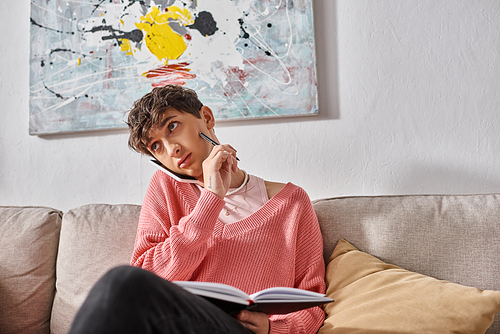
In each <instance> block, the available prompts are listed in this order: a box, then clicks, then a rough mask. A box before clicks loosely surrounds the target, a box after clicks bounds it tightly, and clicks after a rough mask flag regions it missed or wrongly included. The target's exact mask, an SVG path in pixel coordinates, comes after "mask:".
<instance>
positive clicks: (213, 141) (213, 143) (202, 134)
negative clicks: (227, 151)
mask: <svg viewBox="0 0 500 334" xmlns="http://www.w3.org/2000/svg"><path fill="white" fill-rule="evenodd" d="M200 137H201V138H203V139H205V140H206V141H208V142H209V143H210V144H212V145H214V146H217V145H220V144H219V143H218V142H216V141H215V140H213V139H212V138H210V137H209V136H207V135H206V134H204V133H203V132H200ZM236 160H238V161H240V159H238V157H236Z"/></svg>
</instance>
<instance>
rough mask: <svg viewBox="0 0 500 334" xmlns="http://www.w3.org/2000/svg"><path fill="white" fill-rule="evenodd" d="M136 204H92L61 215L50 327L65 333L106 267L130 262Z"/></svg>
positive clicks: (54, 330) (55, 333) (137, 209)
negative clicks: (55, 289) (55, 290)
mask: <svg viewBox="0 0 500 334" xmlns="http://www.w3.org/2000/svg"><path fill="white" fill-rule="evenodd" d="M139 213H140V206H138V205H106V204H92V205H85V206H81V207H79V208H76V209H73V210H70V211H69V212H67V213H65V214H64V216H63V222H62V228H61V240H60V244H59V254H58V257H57V283H56V288H57V292H56V296H55V299H54V306H53V310H52V319H51V330H52V333H54V334H62V333H66V332H67V331H68V329H69V327H70V325H71V322H72V320H73V317H74V315H75V314H76V312H77V311H78V309H79V307H80V306H81V304H82V303H83V301H84V300H85V298H86V297H87V294H88V292H89V291H90V289H91V288H92V287H93V286H94V284H95V283H96V282H97V280H98V279H99V278H100V277H101V276H102V275H104V274H105V273H106V272H107V271H108V270H109V269H111V268H113V267H115V266H118V265H123V264H130V259H131V256H132V252H133V248H134V243H135V236H136V234H137V224H138V222H139Z"/></svg>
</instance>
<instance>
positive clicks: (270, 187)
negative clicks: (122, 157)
mask: <svg viewBox="0 0 500 334" xmlns="http://www.w3.org/2000/svg"><path fill="white" fill-rule="evenodd" d="M128 126H129V130H130V137H129V146H130V147H131V148H132V149H134V150H136V151H138V152H140V153H142V154H145V155H149V156H151V157H154V158H155V159H157V160H158V161H159V162H161V164H162V165H163V166H164V167H167V168H168V169H170V170H171V171H173V172H176V173H179V174H183V175H188V176H192V177H194V178H195V179H196V180H197V183H185V182H179V181H177V180H174V178H172V177H170V176H169V175H167V174H166V173H164V172H163V171H161V170H158V171H156V172H155V174H154V175H153V177H152V179H151V181H150V184H149V187H148V190H147V193H146V195H145V198H144V202H143V205H142V209H141V215H140V220H139V225H138V230H137V237H136V243H135V248H134V252H133V255H132V260H131V267H128V268H127V267H121V268H116V269H113V270H112V271H110V272H109V273H108V274H106V275H105V276H104V277H103V278H102V279H101V280H100V281H99V282H98V283H97V284H96V286H95V287H94V288H93V289H92V291H91V292H90V293H89V296H88V298H87V300H86V301H85V302H84V304H83V305H82V308H81V309H80V310H79V312H78V314H77V316H76V317H75V320H74V322H73V326H72V331H71V332H70V333H84V332H86V330H88V328H90V327H89V326H90V325H89V324H92V326H93V327H92V331H91V332H93V333H98V332H100V331H99V329H98V328H104V329H103V330H102V331H101V332H103V333H104V332H106V331H109V329H110V328H113V326H122V327H120V328H122V330H123V331H125V330H127V331H128V332H131V333H132V332H137V333H200V332H202V333H212V332H213V333H248V332H253V333H316V332H317V330H318V329H319V327H320V326H321V324H322V323H323V320H324V312H323V311H322V309H321V307H319V306H317V307H312V308H308V309H305V310H301V311H297V312H293V313H289V314H284V315H266V314H264V313H259V312H252V311H248V310H245V311H241V312H239V313H237V314H236V315H228V314H226V313H225V312H222V311H221V310H219V309H218V308H217V307H216V306H214V305H212V304H211V303H209V302H208V301H206V300H204V299H203V298H201V297H198V296H194V295H191V294H190V293H188V292H187V291H184V290H183V289H181V288H178V287H177V286H176V285H175V284H173V283H170V282H171V281H206V282H216V283H224V284H229V285H232V286H235V287H237V288H239V289H241V290H243V291H245V292H246V293H248V294H252V293H255V292H257V291H260V290H263V289H265V288H269V287H274V286H286V287H295V288H300V289H305V290H310V291H314V292H318V293H324V291H325V282H324V275H325V267H324V260H323V253H322V251H323V243H322V237H321V232H320V229H319V224H318V221H317V218H316V215H315V213H314V210H313V208H312V205H311V202H310V199H309V197H308V195H307V193H306V192H305V191H304V190H303V189H302V188H300V187H298V186H296V185H294V184H292V183H287V184H282V183H276V182H270V181H264V180H263V179H261V178H260V177H257V176H254V175H249V174H248V173H247V172H246V171H244V170H242V169H240V168H239V162H238V159H237V151H236V149H235V148H234V147H232V146H231V145H229V144H220V145H214V144H212V143H210V142H209V141H207V140H205V139H203V138H202V137H201V136H200V132H201V133H203V134H205V135H206V136H208V137H209V138H211V139H212V140H213V141H215V142H217V143H220V141H219V139H218V138H217V136H216V134H215V129H214V128H215V118H214V114H213V112H212V110H211V109H210V108H209V107H208V106H205V105H203V104H202V103H201V101H200V100H199V99H198V97H197V94H196V92H195V91H193V90H191V89H188V88H184V87H182V86H176V85H167V86H164V87H157V88H154V89H153V90H152V91H151V92H150V93H148V94H146V95H145V96H144V97H142V98H141V99H140V100H138V101H136V102H135V103H134V107H133V108H132V110H131V111H130V113H129V116H128ZM264 149H265V148H264ZM139 268H141V269H139ZM113 308H114V309H113ZM141 311H142V312H141ZM139 313H141V314H139ZM103 315H106V316H105V317H104V316H103ZM102 318H104V319H102ZM96 319H99V320H96ZM114 328H118V327H114ZM87 332H90V331H87Z"/></svg>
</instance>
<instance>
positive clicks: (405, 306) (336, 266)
mask: <svg viewBox="0 0 500 334" xmlns="http://www.w3.org/2000/svg"><path fill="white" fill-rule="evenodd" d="M326 283H327V291H326V294H327V296H328V297H330V298H332V299H333V300H335V302H333V303H330V304H327V305H326V306H325V313H326V319H325V323H324V325H323V326H322V327H321V329H320V331H319V332H318V333H319V334H325V333H335V334H342V333H349V334H356V333H377V334H382V333H386V334H389V333H398V334H402V333H439V334H445V333H484V332H485V331H486V329H488V327H489V326H490V325H491V324H492V322H493V319H494V317H495V314H496V313H498V312H500V291H489V290H480V289H476V288H472V287H467V286H463V285H460V284H455V283H450V282H446V281H441V280H438V279H435V278H432V277H429V276H425V275H422V274H418V273H414V272H411V271H407V270H404V269H402V268H400V267H397V266H394V265H391V264H387V263H385V262H383V261H380V260H379V259H377V258H375V257H374V256H371V255H370V254H367V253H364V252H361V251H359V250H358V249H357V248H356V247H354V246H353V245H351V244H350V243H348V242H347V241H345V240H340V241H339V242H338V244H337V247H335V250H334V251H333V253H332V256H331V257H330V262H329V264H328V267H327V271H326Z"/></svg>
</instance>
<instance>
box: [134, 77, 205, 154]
mask: <svg viewBox="0 0 500 334" xmlns="http://www.w3.org/2000/svg"><path fill="white" fill-rule="evenodd" d="M201 107H203V103H201V101H200V100H199V99H198V95H197V94H196V92H195V91H194V90H192V89H189V88H185V87H182V86H177V85H166V86H164V87H156V88H153V90H152V91H151V92H149V93H148V94H146V95H144V96H143V97H142V98H140V99H139V100H137V101H135V102H134V106H133V108H132V109H131V110H130V112H129V114H128V121H127V125H128V128H129V130H130V136H129V139H128V145H129V147H130V148H132V149H133V150H134V151H136V152H139V153H144V154H147V155H152V154H151V152H149V150H148V144H149V141H150V137H149V130H150V129H151V128H152V127H154V126H155V125H158V124H160V122H161V121H162V118H163V117H162V116H163V114H164V113H165V111H167V110H168V109H169V108H174V109H176V110H178V111H180V112H185V113H189V114H192V115H193V116H195V117H196V118H201V115H200V109H201Z"/></svg>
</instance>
